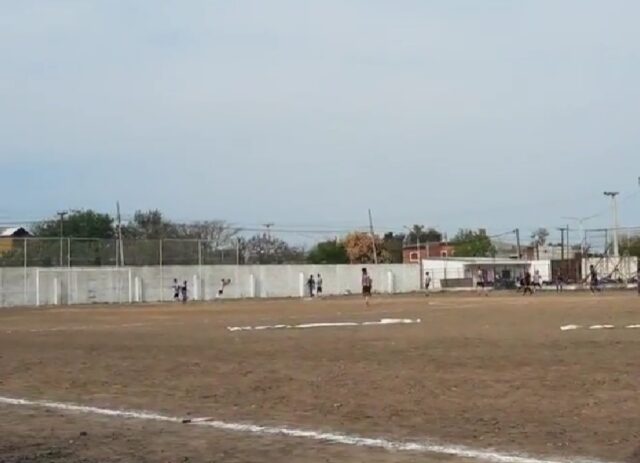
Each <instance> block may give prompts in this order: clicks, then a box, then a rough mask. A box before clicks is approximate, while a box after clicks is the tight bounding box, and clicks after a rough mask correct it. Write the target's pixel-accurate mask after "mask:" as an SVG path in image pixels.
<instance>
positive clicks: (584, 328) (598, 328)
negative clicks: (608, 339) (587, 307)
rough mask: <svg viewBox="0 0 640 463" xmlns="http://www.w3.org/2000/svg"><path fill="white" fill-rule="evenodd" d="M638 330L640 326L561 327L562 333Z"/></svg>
mask: <svg viewBox="0 0 640 463" xmlns="http://www.w3.org/2000/svg"><path fill="white" fill-rule="evenodd" d="M619 328H623V329H638V328H640V325H625V326H616V325H590V326H582V325H564V326H561V327H560V331H573V330H613V329H619Z"/></svg>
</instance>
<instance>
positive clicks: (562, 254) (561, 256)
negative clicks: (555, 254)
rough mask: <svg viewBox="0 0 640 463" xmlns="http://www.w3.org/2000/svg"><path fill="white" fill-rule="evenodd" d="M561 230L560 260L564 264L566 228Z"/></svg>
mask: <svg viewBox="0 0 640 463" xmlns="http://www.w3.org/2000/svg"><path fill="white" fill-rule="evenodd" d="M558 230H560V260H562V262H564V228H563V227H560V228H558Z"/></svg>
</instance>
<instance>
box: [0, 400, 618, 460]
mask: <svg viewBox="0 0 640 463" xmlns="http://www.w3.org/2000/svg"><path fill="white" fill-rule="evenodd" d="M0 404H5V405H14V406H24V407H40V408H47V409H54V410H62V411H66V412H75V413H83V414H89V415H102V416H110V417H115V418H126V419H137V420H147V421H160V422H166V423H183V424H189V425H190V426H206V427H210V428H214V429H218V430H221V431H234V432H242V433H248V434H256V435H260V436H284V437H298V438H305V439H311V440H315V441H322V442H328V443H332V444H343V445H353V446H357V447H370V448H382V449H385V450H394V451H404V452H421V453H432V454H440V455H448V456H453V457H459V458H470V459H473V460H478V461H485V462H487V463H613V462H606V461H604V460H596V459H589V458H582V457H567V458H537V457H533V456H529V455H525V454H521V453H501V452H497V451H494V450H482V449H475V448H473V447H467V446H464V445H450V444H445V443H437V442H436V441H434V440H428V441H423V442H404V441H392V440H388V439H380V438H372V437H362V436H356V435H350V434H343V433H332V432H322V431H312V430H305V429H296V428H289V427H284V426H283V427H279V426H261V425H256V424H243V423H230V422H227V421H218V420H213V419H212V418H189V417H186V418H180V417H176V416H168V415H161V414H159V413H154V412H149V411H136V410H117V409H110V408H99V407H90V406H85V405H77V404H73V403H65V402H51V401H48V400H29V399H17V398H12V397H3V396H0Z"/></svg>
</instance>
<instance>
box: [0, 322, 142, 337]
mask: <svg viewBox="0 0 640 463" xmlns="http://www.w3.org/2000/svg"><path fill="white" fill-rule="evenodd" d="M147 325H152V323H124V324H119V325H78V326H54V327H52V328H31V329H8V330H4V331H2V332H3V333H7V334H10V333H48V332H55V331H88V330H100V329H108V328H133V327H136V326H147Z"/></svg>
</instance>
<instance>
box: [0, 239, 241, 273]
mask: <svg viewBox="0 0 640 463" xmlns="http://www.w3.org/2000/svg"><path fill="white" fill-rule="evenodd" d="M244 254H245V253H244V252H242V250H241V244H240V241H237V242H236V243H234V245H232V246H225V247H220V246H219V245H218V243H215V242H212V241H206V240H180V239H166V240H123V241H118V240H115V239H90V238H3V239H1V240H0V267H102V266H110V267H114V266H115V267H117V266H154V265H222V264H226V265H239V264H243V263H245V262H244V260H245V258H244Z"/></svg>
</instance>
